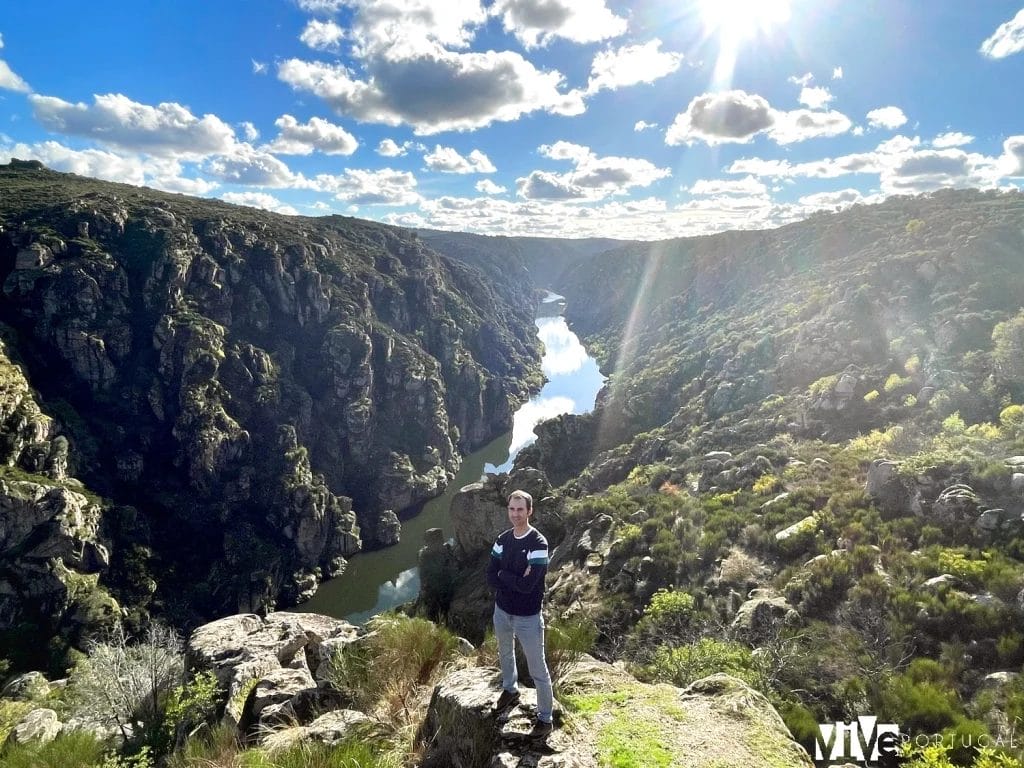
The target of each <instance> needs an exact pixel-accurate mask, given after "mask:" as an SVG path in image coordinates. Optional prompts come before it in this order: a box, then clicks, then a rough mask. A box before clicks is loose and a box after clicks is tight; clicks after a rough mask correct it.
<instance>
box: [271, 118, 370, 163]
mask: <svg viewBox="0 0 1024 768" xmlns="http://www.w3.org/2000/svg"><path fill="white" fill-rule="evenodd" d="M274 125H276V126H277V127H278V128H279V129H280V131H281V132H280V133H279V134H278V136H277V138H276V139H274V141H273V142H271V144H270V145H269V146H268V147H267V150H269V151H270V152H277V153H280V154H282V155H310V154H312V153H313V152H314V151H318V152H323V153H324V154H325V155H351V154H352V153H353V152H355V151H356V149H358V147H359V142H358V141H356V138H355V137H354V136H353V135H352V134H351V133H349V132H348V131H346V130H345V129H344V128H342V127H341V126H340V125H335V124H334V123H329V122H327V121H326V120H324V119H323V118H321V117H311V118H310V119H309V122H307V123H300V122H299V121H298V120H296V119H295V118H294V117H292V116H291V115H281V117H279V118H277V120H275V121H274Z"/></svg>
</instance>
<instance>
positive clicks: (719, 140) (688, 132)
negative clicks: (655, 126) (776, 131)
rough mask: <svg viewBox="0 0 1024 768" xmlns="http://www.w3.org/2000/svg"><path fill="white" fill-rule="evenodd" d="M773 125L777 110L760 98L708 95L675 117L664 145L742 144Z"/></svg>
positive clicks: (739, 94)
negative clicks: (696, 143) (699, 143)
mask: <svg viewBox="0 0 1024 768" xmlns="http://www.w3.org/2000/svg"><path fill="white" fill-rule="evenodd" d="M774 123H775V113H774V110H772V108H771V106H769V104H768V102H767V101H766V100H765V99H764V98H763V97H761V96H758V95H756V94H752V93H747V92H746V91H725V92H723V93H705V94H704V95H702V96H697V97H695V98H694V99H693V100H692V101H691V102H690V104H689V106H688V107H687V108H686V111H685V112H680V113H679V114H678V115H676V119H675V121H674V122H673V123H672V125H671V126H670V127H669V129H668V131H667V133H666V134H665V143H666V144H669V145H678V144H693V143H694V142H696V141H703V142H705V143H707V144H711V145H714V144H725V143H730V142H731V143H737V144H743V143H746V142H747V141H750V139H751V138H753V137H754V136H755V135H756V134H758V133H761V132H762V131H766V130H768V129H769V128H771V127H772V125H774Z"/></svg>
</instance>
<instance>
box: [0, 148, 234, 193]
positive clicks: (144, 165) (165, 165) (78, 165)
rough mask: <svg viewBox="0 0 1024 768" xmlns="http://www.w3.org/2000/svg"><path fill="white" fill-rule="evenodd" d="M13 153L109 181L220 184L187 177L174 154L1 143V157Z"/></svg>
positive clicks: (182, 186)
mask: <svg viewBox="0 0 1024 768" xmlns="http://www.w3.org/2000/svg"><path fill="white" fill-rule="evenodd" d="M12 157H17V158H20V159H22V160H39V161H40V162H41V163H43V164H44V165H45V166H46V167H48V168H52V169H53V170H55V171H63V172H65V173H77V174H78V175H80V176H90V177H92V178H96V179H105V180H106V181H117V182H121V183H123V184H134V185H136V186H143V185H145V186H147V187H155V188H156V189H162V190H165V191H167V192H182V193H185V194H189V195H205V194H207V193H209V192H211V191H212V190H214V189H216V188H217V184H216V183H214V182H211V181H207V180H206V179H202V178H186V177H185V176H183V175H182V173H183V171H182V167H181V164H180V163H179V162H178V161H177V160H174V159H170V158H154V157H147V158H143V157H141V156H139V155H135V154H118V153H115V152H109V151H106V150H100V149H70V148H69V147H66V146H64V145H63V144H60V143H58V142H56V141H44V142H41V143H38V144H31V145H29V144H20V143H19V144H13V145H11V144H6V143H0V160H6V161H10V159H11V158H12Z"/></svg>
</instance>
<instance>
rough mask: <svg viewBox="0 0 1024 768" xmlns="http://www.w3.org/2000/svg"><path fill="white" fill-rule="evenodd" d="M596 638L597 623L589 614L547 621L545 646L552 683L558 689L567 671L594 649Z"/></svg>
mask: <svg viewBox="0 0 1024 768" xmlns="http://www.w3.org/2000/svg"><path fill="white" fill-rule="evenodd" d="M596 640H597V625H596V624H595V623H594V621H593V620H592V619H590V618H589V617H587V616H582V615H577V616H573V617H570V618H557V619H554V620H553V621H551V622H548V623H547V625H546V627H545V631H544V648H545V654H546V656H547V662H548V671H549V672H550V673H551V683H552V685H554V686H555V688H556V689H557V688H558V684H559V681H560V680H561V679H562V678H563V677H564V676H565V674H566V672H568V671H569V670H570V669H572V667H573V665H575V664H576V663H577V662H578V661H579V660H580V659H581V658H582V657H583V655H584V654H587V653H590V652H591V651H592V650H593V649H594V643H595V642H596ZM556 692H557V691H556Z"/></svg>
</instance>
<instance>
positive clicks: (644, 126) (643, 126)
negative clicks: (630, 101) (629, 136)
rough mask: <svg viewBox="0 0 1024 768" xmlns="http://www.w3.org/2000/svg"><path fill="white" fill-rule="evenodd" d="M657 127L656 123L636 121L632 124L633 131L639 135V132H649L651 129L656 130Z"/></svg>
mask: <svg viewBox="0 0 1024 768" xmlns="http://www.w3.org/2000/svg"><path fill="white" fill-rule="evenodd" d="M657 127H658V124H657V123H648V122H647V121H645V120H637V121H636V122H635V123H634V124H633V130H634V131H636V132H637V133H640V131H646V130H649V129H651V128H657Z"/></svg>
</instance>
